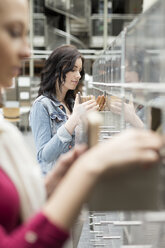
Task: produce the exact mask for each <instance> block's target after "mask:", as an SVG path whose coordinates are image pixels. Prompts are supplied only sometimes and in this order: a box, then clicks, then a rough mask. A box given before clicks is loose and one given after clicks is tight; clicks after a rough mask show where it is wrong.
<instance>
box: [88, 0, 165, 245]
mask: <svg viewBox="0 0 165 248" xmlns="http://www.w3.org/2000/svg"><path fill="white" fill-rule="evenodd" d="M164 13H165V2H164V1H163V0H158V1H157V2H156V3H155V4H154V5H153V6H152V7H151V8H150V9H148V10H147V11H146V12H144V13H143V14H142V15H141V16H139V17H137V18H136V19H135V20H134V21H133V22H132V23H131V24H130V25H129V26H128V27H127V28H125V29H124V30H123V31H122V32H121V34H120V35H119V36H118V37H117V38H116V39H115V40H114V41H113V42H112V43H111V44H110V45H109V46H108V47H107V48H106V49H105V50H104V51H103V52H102V53H101V54H100V55H99V56H98V58H97V59H96V61H95V62H94V64H93V82H90V85H92V87H90V89H89V91H88V92H89V93H90V94H93V95H95V96H98V95H102V94H103V93H104V94H106V107H105V110H104V111H103V112H101V114H102V116H103V119H104V123H103V126H102V127H101V135H100V137H101V138H100V139H101V140H103V141H105V142H106V139H107V138H113V137H114V134H115V133H116V132H120V131H122V130H123V129H127V128H130V124H129V123H128V122H127V116H126V114H127V113H126V111H125V104H134V107H136V108H137V107H139V106H140V107H141V108H140V112H138V111H137V112H136V114H137V115H138V117H139V118H140V119H141V120H142V122H143V123H144V128H147V129H153V124H155V123H156V121H157V120H158V122H159V123H157V124H155V125H157V127H158V126H159V125H161V129H159V132H161V133H162V134H164V132H165V108H164V106H165V72H164V71H165V70H164V68H165V67H164V64H165V19H164V18H165V17H164ZM115 97H116V99H120V101H121V102H122V109H121V112H120V114H119V113H118V114H116V113H113V112H112V109H111V107H112V104H114V98H115ZM142 110H143V111H142ZM153 110H154V111H155V113H157V114H158V115H157V117H156V118H155V115H154V114H153V113H154V111H153ZM154 118H155V119H154ZM159 118H160V120H159ZM157 127H156V128H157ZM156 128H155V129H156ZM119 156H120V154H119ZM136 169H137V170H136ZM136 169H133V170H132V172H131V173H130V174H129V173H128V174H129V176H128V175H125V176H126V178H124V177H123V175H122V176H121V177H118V178H115V179H114V180H113V178H104V179H103V180H102V181H101V182H100V184H99V185H98V187H97V188H96V190H95V191H94V193H93V196H92V197H91V199H90V201H89V209H90V210H91V211H92V212H90V216H89V219H90V227H89V230H90V231H89V233H90V238H89V242H90V247H106V248H108V247H112V248H119V247H121V248H158V247H159V248H163V247H164V246H165V212H164V208H165V197H164V195H165V183H164V182H165V180H164V179H165V178H164V176H165V166H164V164H163V163H161V164H159V166H157V167H154V170H152V169H153V168H152V169H151V170H149V171H144V170H143V171H139V170H138V168H136ZM138 173H139V175H138ZM147 185H148V186H147ZM124 187H126V191H125V192H124ZM147 187H148V188H147ZM133 191H134V195H131V197H130V195H129V194H130V193H131V192H133ZM123 192H124V194H123ZM135 192H136V193H135ZM151 192H152V193H151ZM150 194H151V195H150ZM139 197H140V198H141V200H140V198H139ZM152 197H153V198H152ZM154 197H155V198H154ZM132 199H133V202H134V201H135V202H134V203H135V205H134V206H133V205H132V201H131V200H132ZM136 201H137V202H136ZM122 210H127V211H126V212H125V211H124V212H123V211H122ZM100 211H101V212H100ZM109 211H110V212H109ZM111 211H115V212H111ZM116 211H118V212H116ZM121 211H122V212H121Z"/></svg>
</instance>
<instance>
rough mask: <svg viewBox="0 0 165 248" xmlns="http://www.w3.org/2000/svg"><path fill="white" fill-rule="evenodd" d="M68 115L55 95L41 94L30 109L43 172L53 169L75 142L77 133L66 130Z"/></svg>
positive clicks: (38, 156)
mask: <svg viewBox="0 0 165 248" xmlns="http://www.w3.org/2000/svg"><path fill="white" fill-rule="evenodd" d="M67 119H68V117H67V115H66V111H65V108H64V107H63V105H62V104H61V103H60V102H59V101H58V100H57V99H56V98H55V97H54V101H53V100H51V99H50V98H48V97H47V96H43V95H41V96H39V97H38V98H37V99H36V100H35V102H34V103H33V106H32V108H31V111H30V126H31V128H32V133H33V136H34V141H35V144H36V149H37V160H38V162H39V164H40V165H41V169H42V172H43V174H46V173H47V172H48V171H50V170H51V168H52V167H53V165H54V164H55V162H56V160H57V159H58V157H59V156H60V155H61V154H62V153H66V152H67V151H69V150H70V149H71V148H72V147H73V146H74V144H75V133H73V134H72V135H71V134H70V133H69V132H68V131H67V130H66V128H65V125H64V124H65V122H66V121H67Z"/></svg>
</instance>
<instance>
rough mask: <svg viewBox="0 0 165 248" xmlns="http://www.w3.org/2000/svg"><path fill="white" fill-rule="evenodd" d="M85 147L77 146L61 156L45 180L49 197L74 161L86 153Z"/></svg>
mask: <svg viewBox="0 0 165 248" xmlns="http://www.w3.org/2000/svg"><path fill="white" fill-rule="evenodd" d="M86 149H87V147H86V146H85V145H77V146H75V147H74V148H73V149H72V150H71V151H69V152H67V153H65V154H62V155H61V156H60V158H59V159H58V161H57V163H56V165H55V166H54V168H53V170H52V171H51V172H49V174H48V175H47V176H46V178H45V187H46V190H47V195H48V196H50V195H51V193H52V192H53V191H54V189H55V188H56V187H57V186H58V184H59V183H60V182H61V180H62V179H63V177H64V176H65V174H66V173H67V172H68V170H69V169H70V167H71V166H72V164H73V163H74V162H75V161H76V159H77V158H78V157H79V156H80V155H82V154H83V153H84V152H85V151H86Z"/></svg>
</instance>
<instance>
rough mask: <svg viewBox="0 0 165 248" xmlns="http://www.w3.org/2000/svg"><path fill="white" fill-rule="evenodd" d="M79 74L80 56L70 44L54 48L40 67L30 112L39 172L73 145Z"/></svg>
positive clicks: (81, 69) (89, 106) (81, 73)
mask: <svg viewBox="0 0 165 248" xmlns="http://www.w3.org/2000/svg"><path fill="white" fill-rule="evenodd" d="M83 77H84V59H83V57H82V55H81V54H80V53H79V51H78V50H77V49H76V47H74V46H71V45H64V46H60V47H58V48H56V49H55V50H54V51H53V52H52V54H51V55H50V57H49V58H48V60H47V61H46V64H45V67H44V68H43V71H42V74H41V83H40V88H39V94H38V97H37V99H36V100H35V102H34V104H33V106H32V109H31V114H30V122H31V127H32V132H33V135H34V139H35V143H36V147H37V159H38V161H39V163H40V165H41V169H42V172H43V174H46V173H47V172H48V171H49V170H51V168H52V166H53V165H54V164H55V162H56V160H57V159H58V157H59V156H60V155H61V154H62V153H65V152H67V151H69V150H70V149H71V148H72V147H73V146H74V144H75V128H76V126H77V125H78V123H79V114H80V111H78V105H79V104H78V98H76V100H75V89H76V87H77V85H78V84H79V82H80V81H82V80H83ZM83 106H84V107H85V109H86V110H87V111H88V110H91V109H92V110H95V109H97V106H96V102H95V101H94V100H90V101H88V102H86V103H83Z"/></svg>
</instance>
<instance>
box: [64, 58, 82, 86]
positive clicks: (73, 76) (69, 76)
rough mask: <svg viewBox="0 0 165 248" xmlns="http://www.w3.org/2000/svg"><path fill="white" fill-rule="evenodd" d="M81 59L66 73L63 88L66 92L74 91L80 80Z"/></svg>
mask: <svg viewBox="0 0 165 248" xmlns="http://www.w3.org/2000/svg"><path fill="white" fill-rule="evenodd" d="M81 70H82V59H81V58H78V59H77V60H76V62H75V65H74V67H73V70H72V71H69V72H68V73H66V78H65V82H64V85H63V87H64V88H66V89H67V90H75V89H76V87H77V85H78V83H79V80H80V78H81V75H80V72H81Z"/></svg>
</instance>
